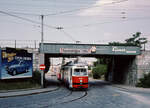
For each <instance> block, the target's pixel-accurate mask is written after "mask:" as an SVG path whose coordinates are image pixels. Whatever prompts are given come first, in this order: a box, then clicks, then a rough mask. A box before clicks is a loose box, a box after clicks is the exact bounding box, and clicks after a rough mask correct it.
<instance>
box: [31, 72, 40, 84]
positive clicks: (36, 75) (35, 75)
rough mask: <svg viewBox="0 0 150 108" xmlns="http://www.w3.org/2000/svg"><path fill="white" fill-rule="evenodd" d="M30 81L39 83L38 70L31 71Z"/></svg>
mask: <svg viewBox="0 0 150 108" xmlns="http://www.w3.org/2000/svg"><path fill="white" fill-rule="evenodd" d="M31 82H33V83H38V84H40V83H41V73H40V72H39V71H38V70H36V71H34V72H33V77H32V81H31Z"/></svg>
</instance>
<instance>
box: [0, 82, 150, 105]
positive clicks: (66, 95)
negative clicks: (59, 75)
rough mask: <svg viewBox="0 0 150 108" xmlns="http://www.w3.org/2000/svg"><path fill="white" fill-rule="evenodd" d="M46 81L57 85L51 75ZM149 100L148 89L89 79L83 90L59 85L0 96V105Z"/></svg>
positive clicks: (106, 102)
mask: <svg viewBox="0 0 150 108" xmlns="http://www.w3.org/2000/svg"><path fill="white" fill-rule="evenodd" d="M48 84H49V86H50V85H51V84H52V85H53V86H58V81H55V80H54V79H52V80H49V83H48ZM149 100H150V94H149V93H144V92H140V93H138V92H136V91H135V92H134V91H128V90H126V89H120V88H117V87H114V86H112V85H109V84H108V83H105V82H103V81H99V80H93V81H90V87H89V90H87V91H80V90H79V91H70V90H68V89H67V88H66V87H64V86H63V85H62V86H59V89H57V90H56V91H51V92H47V93H41V94H36V95H30V96H19V97H9V98H0V108H150V101H149Z"/></svg>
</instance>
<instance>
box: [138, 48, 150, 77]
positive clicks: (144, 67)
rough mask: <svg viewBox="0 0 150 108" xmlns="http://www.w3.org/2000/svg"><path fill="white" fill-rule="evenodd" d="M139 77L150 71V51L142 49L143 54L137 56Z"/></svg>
mask: <svg viewBox="0 0 150 108" xmlns="http://www.w3.org/2000/svg"><path fill="white" fill-rule="evenodd" d="M136 64H137V79H140V78H142V77H143V75H144V74H147V73H149V72H150V51H142V54H141V55H138V56H137V57H136Z"/></svg>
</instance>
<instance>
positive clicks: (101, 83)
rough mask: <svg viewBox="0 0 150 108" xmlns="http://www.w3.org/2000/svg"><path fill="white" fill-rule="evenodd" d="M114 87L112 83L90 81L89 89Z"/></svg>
mask: <svg viewBox="0 0 150 108" xmlns="http://www.w3.org/2000/svg"><path fill="white" fill-rule="evenodd" d="M109 85H112V84H111V83H109V82H107V81H103V80H93V79H92V80H89V87H99V88H103V87H105V86H109Z"/></svg>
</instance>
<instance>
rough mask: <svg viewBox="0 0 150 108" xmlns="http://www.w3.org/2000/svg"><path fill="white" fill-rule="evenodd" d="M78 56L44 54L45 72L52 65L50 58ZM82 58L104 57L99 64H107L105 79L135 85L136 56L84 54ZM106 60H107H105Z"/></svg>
mask: <svg viewBox="0 0 150 108" xmlns="http://www.w3.org/2000/svg"><path fill="white" fill-rule="evenodd" d="M60 57H62V58H67V59H71V58H76V57H79V55H73V56H71V55H65V56H62V55H56V54H54V55H53V54H44V58H45V60H44V64H45V65H46V69H45V73H46V72H48V71H49V69H50V68H51V66H52V63H51V62H50V60H51V59H52V58H60ZM80 57H81V56H80ZM81 58H84V59H85V60H86V59H89V58H96V59H97V60H98V59H104V61H103V62H100V63H99V64H104V65H107V72H106V73H105V76H104V78H105V80H106V81H109V82H113V83H117V84H126V85H135V84H136V81H137V75H136V65H135V58H136V56H133V55H132V56H129V55H128V56H126V55H100V56H99V55H96V56H95V55H93V56H91V55H90V56H87V55H86V56H82V57H81ZM105 60H106V61H105Z"/></svg>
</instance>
